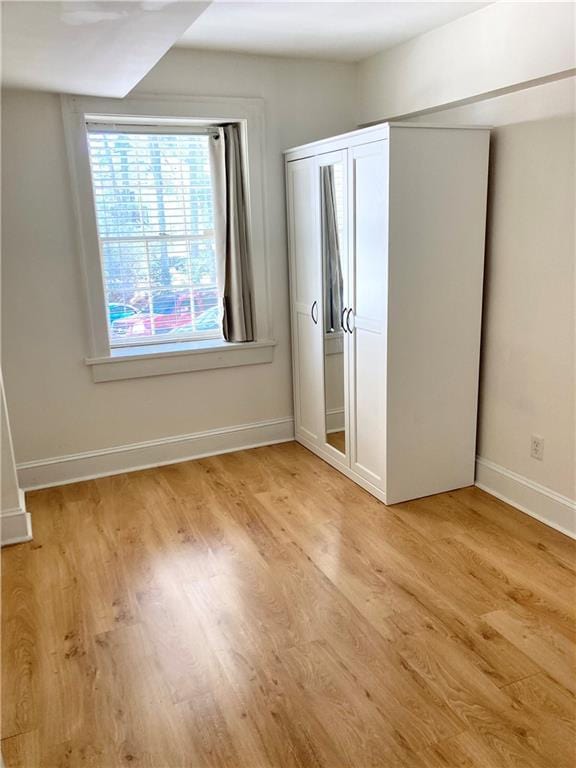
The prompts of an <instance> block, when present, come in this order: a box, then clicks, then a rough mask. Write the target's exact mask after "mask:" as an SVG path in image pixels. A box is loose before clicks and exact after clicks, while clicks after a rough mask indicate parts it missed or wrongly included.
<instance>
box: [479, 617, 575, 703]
mask: <svg viewBox="0 0 576 768" xmlns="http://www.w3.org/2000/svg"><path fill="white" fill-rule="evenodd" d="M485 619H486V621H487V622H488V623H489V624H490V625H491V626H493V627H494V628H495V629H497V630H498V632H500V633H501V634H502V635H504V637H507V638H508V639H509V640H510V642H512V643H514V644H515V645H517V646H518V647H519V648H520V649H521V650H522V651H523V652H524V653H525V654H526V655H527V656H530V658H531V659H532V660H533V661H534V662H535V663H536V664H537V665H538V666H539V667H540V668H541V669H542V670H544V671H545V672H547V673H548V674H549V675H550V677H552V678H553V679H554V680H556V682H558V683H560V685H563V686H564V687H565V688H567V689H568V690H569V691H572V693H576V653H575V647H574V644H573V643H571V642H570V641H569V640H568V639H567V638H566V637H564V635H562V634H560V633H559V632H556V631H555V630H554V629H553V628H552V627H550V626H549V625H548V624H546V623H544V622H543V621H541V620H540V619H539V617H538V616H535V615H534V614H532V613H530V612H529V611H525V610H520V609H517V610H515V611H514V612H511V611H494V612H493V613H489V614H487V615H486V616H485Z"/></svg>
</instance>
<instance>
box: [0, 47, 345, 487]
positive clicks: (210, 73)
mask: <svg viewBox="0 0 576 768" xmlns="http://www.w3.org/2000/svg"><path fill="white" fill-rule="evenodd" d="M354 83H355V70H354V67H353V66H352V65H348V64H332V63H322V62H310V61H292V60H287V59H280V58H278V59H274V58H265V57H254V56H241V55H224V54H216V53H207V52H203V53H196V52H191V51H183V50H176V51H173V52H171V53H169V54H168V55H167V56H166V57H165V58H164V59H163V60H162V61H161V62H160V63H159V64H158V65H157V66H156V67H155V68H154V69H153V70H152V71H151V72H150V74H149V75H148V77H146V78H145V80H144V81H143V82H142V83H141V85H140V86H139V88H138V91H140V92H148V93H162V94H168V93H172V94H179V93H187V94H195V95H203V96H206V95H210V96H214V95H224V96H260V97H263V98H264V99H265V105H266V106H265V108H266V120H267V136H266V143H267V157H266V171H267V191H268V200H267V205H268V219H267V222H266V227H267V230H268V237H269V252H268V259H269V264H270V274H271V283H272V297H271V305H272V307H273V313H274V314H273V323H274V335H275V337H276V338H277V339H278V346H277V347H276V350H275V357H274V362H273V363H271V364H264V365H257V366H250V367H243V368H233V369H222V370H215V371H202V372H197V373H190V374H177V375H172V376H159V377H154V378H148V379H137V380H130V381H118V382H108V383H100V384H94V383H93V382H92V379H91V376H90V371H89V369H88V368H87V367H86V366H85V364H84V362H83V358H84V357H85V355H86V354H87V353H88V346H87V340H86V333H85V332H86V328H85V311H84V306H83V298H82V286H81V279H80V271H79V270H80V268H79V257H78V253H77V245H76V242H75V237H74V220H73V212H72V202H71V193H70V182H69V177H68V170H67V165H66V158H65V147H64V136H63V129H62V117H61V112H60V102H59V98H58V97H57V96H56V95H50V94H40V93H34V92H26V93H25V92H15V91H12V92H11V91H7V92H5V93H4V95H3V102H2V119H3V131H2V159H3V164H2V186H3V199H2V204H3V211H2V213H3V233H2V236H3V240H2V246H3V274H4V279H3V288H4V293H3V320H4V322H3V334H4V335H3V362H4V372H5V379H6V393H7V399H8V405H9V410H10V416H11V421H12V428H13V436H14V448H15V454H16V459H17V461H18V462H19V463H21V462H31V461H41V462H42V461H44V460H46V459H50V458H52V457H58V456H69V455H71V454H78V453H83V452H92V451H95V450H98V449H107V448H109V447H112V446H122V445H126V444H132V443H140V442H142V441H150V440H156V439H158V438H166V437H172V436H177V435H186V434H190V433H196V432H199V431H204V430H212V429H216V428H220V427H230V426H234V425H240V424H247V423H253V422H262V421H267V420H275V419H282V418H286V419H290V418H291V416H292V402H291V383H290V382H291V374H290V351H289V336H288V289H287V262H286V239H285V218H284V179H283V159H282V155H281V152H282V150H284V149H286V148H288V147H290V146H291V145H295V144H299V143H302V142H305V141H309V140H313V139H316V138H320V137H323V136H327V135H330V134H333V133H337V132H340V131H344V130H349V129H350V128H352V127H354V96H355V88H354ZM288 432H289V430H288ZM146 455H147V456H148V457H149V458H150V460H151V461H154V460H156V459H155V457H156V454H155V453H154V451H152V452H150V451H148V453H147V454H146ZM115 460H116V458H114V457H109V462H112V464H110V463H107V464H106V465H105V466H104V465H103V471H108V470H109V469H110V468H111V467H112V468H113V466H114V461H115ZM67 466H69V467H72V466H74V467H75V468H74V469H72V468H71V469H70V470H69V471H70V472H72V473H74V472H75V471H77V470H76V467H78V471H81V472H82V471H84V469H85V467H84V469H83V468H82V466H81V465H67ZM86 466H87V465H86ZM55 471H56V467H55V466H54V467H53V468H52V469H51V468H50V467H49V468H48V469H47V470H46V472H45V473H44V474H43V475H42V477H43V478H44V480H45V481H46V480H48V479H49V478H50V477H51V475H50V473H51V472H55ZM66 471H68V470H66ZM53 476H54V479H60V478H61V477H62V475H59V474H57V473H56V474H54V475H53Z"/></svg>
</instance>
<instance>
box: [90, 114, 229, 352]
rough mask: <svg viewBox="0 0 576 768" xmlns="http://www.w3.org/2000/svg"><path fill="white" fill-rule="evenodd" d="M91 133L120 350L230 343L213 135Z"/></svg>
mask: <svg viewBox="0 0 576 768" xmlns="http://www.w3.org/2000/svg"><path fill="white" fill-rule="evenodd" d="M166 130H167V132H166V133H164V132H162V133H159V132H149V133H147V132H145V131H140V130H134V131H133V132H131V131H130V130H128V129H126V130H124V129H122V130H120V129H118V128H116V129H114V128H112V127H110V128H107V127H104V126H95V127H89V130H88V147H89V153H90V166H91V173H92V184H93V190H94V200H95V206H96V220H97V224H98V236H99V240H100V251H101V257H102V267H103V276H104V290H105V295H106V310H107V315H108V327H109V331H110V343H111V346H112V347H118V346H126V345H134V344H142V343H148V342H150V341H153V342H155V343H158V342H175V341H185V340H190V339H199V338H216V337H219V336H220V335H221V332H220V324H219V308H218V290H217V285H216V259H215V252H214V217H213V203H212V184H211V178H210V166H209V156H208V142H209V140H210V138H209V136H208V135H207V134H206V133H178V132H176V131H174V132H173V133H169V130H170V129H168V128H167V129H166Z"/></svg>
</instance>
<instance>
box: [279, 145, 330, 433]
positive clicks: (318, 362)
mask: <svg viewBox="0 0 576 768" xmlns="http://www.w3.org/2000/svg"><path fill="white" fill-rule="evenodd" d="M286 180H287V193H288V235H289V245H290V262H291V264H290V267H291V268H290V276H291V294H292V355H293V369H294V376H293V383H294V427H295V432H296V435H297V436H299V437H301V438H302V439H303V440H305V441H307V442H308V443H311V444H316V445H318V444H320V443H322V442H323V441H324V391H323V375H322V365H323V345H322V338H323V334H322V297H321V262H320V247H319V242H320V241H319V217H318V207H319V206H318V193H319V185H318V180H317V162H316V160H315V158H307V159H304V160H298V161H296V162H293V163H290V164H289V165H288V166H287V169H286Z"/></svg>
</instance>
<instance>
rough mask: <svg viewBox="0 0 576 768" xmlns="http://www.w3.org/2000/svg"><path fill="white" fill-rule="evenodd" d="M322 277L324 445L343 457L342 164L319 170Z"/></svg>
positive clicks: (344, 442) (344, 434)
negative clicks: (329, 446) (327, 444)
mask: <svg viewBox="0 0 576 768" xmlns="http://www.w3.org/2000/svg"><path fill="white" fill-rule="evenodd" d="M320 173H321V176H320V190H321V225H322V265H323V269H322V274H323V285H324V399H325V403H324V405H325V413H326V442H327V443H329V445H331V446H333V447H334V448H335V449H336V450H337V451H339V452H340V453H343V454H345V453H346V431H345V416H344V413H345V409H344V344H343V331H342V313H343V311H344V279H343V275H342V242H343V239H342V235H343V226H344V199H343V194H344V184H343V181H344V176H343V167H342V164H341V163H335V164H334V165H323V166H321V167H320Z"/></svg>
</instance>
